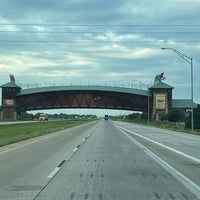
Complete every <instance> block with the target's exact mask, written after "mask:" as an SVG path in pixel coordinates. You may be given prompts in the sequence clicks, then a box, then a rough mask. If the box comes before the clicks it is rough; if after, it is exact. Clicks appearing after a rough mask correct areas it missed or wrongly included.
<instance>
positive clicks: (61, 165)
mask: <svg viewBox="0 0 200 200" xmlns="http://www.w3.org/2000/svg"><path fill="white" fill-rule="evenodd" d="M65 162H66V160H63V161H62V162H61V163H60V164H59V165H58V166H57V167H56V168H55V169H54V170H53V171H52V172H51V173H50V174H49V176H48V178H53V177H54V176H55V175H56V174H57V173H58V172H59V171H60V169H61V168H62V167H63V165H64V164H65Z"/></svg>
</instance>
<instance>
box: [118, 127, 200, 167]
mask: <svg viewBox="0 0 200 200" xmlns="http://www.w3.org/2000/svg"><path fill="white" fill-rule="evenodd" d="M117 127H118V128H120V129H122V130H124V131H127V132H129V133H132V134H134V135H136V136H138V137H140V138H143V139H145V140H148V141H150V142H152V143H154V144H156V145H159V146H161V147H163V148H165V149H168V150H170V151H173V152H175V153H176V154H179V155H181V156H184V157H185V158H188V159H190V160H192V161H195V162H197V163H200V159H198V158H196V157H194V156H190V155H188V154H185V153H183V152H182V151H179V150H176V149H174V148H172V147H169V146H166V145H164V144H161V143H159V142H156V141H154V140H152V139H149V138H147V137H145V136H142V135H139V134H138V133H135V132H134V131H130V130H128V129H126V128H123V127H120V126H117Z"/></svg>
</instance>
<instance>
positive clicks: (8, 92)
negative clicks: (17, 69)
mask: <svg viewBox="0 0 200 200" xmlns="http://www.w3.org/2000/svg"><path fill="white" fill-rule="evenodd" d="M1 88H2V105H1V108H0V120H16V119H17V110H16V108H17V105H16V95H17V93H18V92H19V91H20V89H21V87H19V86H18V85H16V84H15V80H14V77H13V76H11V81H10V82H9V83H6V84H4V85H2V86H1Z"/></svg>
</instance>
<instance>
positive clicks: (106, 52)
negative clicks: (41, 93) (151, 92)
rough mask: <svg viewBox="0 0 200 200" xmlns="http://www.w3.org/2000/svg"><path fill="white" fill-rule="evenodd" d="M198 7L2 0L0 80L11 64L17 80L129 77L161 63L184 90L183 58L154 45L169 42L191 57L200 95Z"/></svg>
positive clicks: (176, 1) (170, 1)
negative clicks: (199, 76) (199, 75)
mask: <svg viewBox="0 0 200 200" xmlns="http://www.w3.org/2000/svg"><path fill="white" fill-rule="evenodd" d="M199 10H200V3H199V1H196V0H193V1H192V0H190V1H189V0H161V1H159V2H156V1H155V2H152V1H149V0H142V1H136V0H129V1H123V0H119V1H115V0H111V1H107V0H102V1H100V0H85V1H81V0H71V1H65V0H57V1H53V0H34V1H27V0H15V1H13V0H1V14H0V44H1V49H0V70H1V75H2V77H1V84H4V83H5V82H7V79H8V74H9V73H11V72H12V73H14V74H15V76H16V79H17V80H19V82H21V83H28V82H32V83H33V84H36V83H37V84H38V83H39V82H41V83H42V82H44V83H56V84H59V83H60V84H63V83H66V84H71V83H73V84H76V83H77V84H80V82H82V83H84V84H87V83H90V84H93V83H94V84H96V83H98V84H100V83H102V84H109V83H112V84H113V83H116V84H120V85H122V84H129V85H130V84H134V81H133V80H138V79H139V80H140V81H142V82H145V83H151V82H152V81H153V78H154V76H155V75H156V74H158V73H161V72H163V71H164V72H165V74H166V77H167V79H166V82H168V83H169V84H170V83H171V85H173V86H174V87H175V88H176V86H177V89H176V91H177V92H176V94H177V97H178V96H179V95H180V96H181V98H183V97H185V98H188V92H186V90H185V87H186V88H188V90H187V91H189V87H190V76H189V73H190V66H189V64H188V63H186V62H185V61H184V60H183V59H182V58H180V57H178V56H177V55H175V54H174V53H173V52H170V51H161V49H160V48H161V47H170V48H175V49H177V50H179V51H181V52H183V53H185V54H186V55H188V56H191V57H193V59H194V69H195V74H194V78H195V79H194V80H195V100H196V101H198V102H200V96H198V95H199V94H198V90H199V85H200V80H199V78H198V74H199V73H200V71H199V69H198V67H197V66H199V64H200V60H199V58H198V57H199V53H198V52H199V50H200V45H199V43H200V40H199V33H200V26H199V24H200V23H199V19H200V18H199V14H198V13H199ZM5 24H6V25H5ZM27 74H28V76H27ZM180 90H181V91H184V92H182V93H181V92H180Z"/></svg>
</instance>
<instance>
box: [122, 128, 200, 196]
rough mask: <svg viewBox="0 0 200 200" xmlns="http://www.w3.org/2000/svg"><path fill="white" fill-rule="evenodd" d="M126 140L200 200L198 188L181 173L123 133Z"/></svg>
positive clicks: (199, 188)
mask: <svg viewBox="0 0 200 200" xmlns="http://www.w3.org/2000/svg"><path fill="white" fill-rule="evenodd" d="M122 134H124V135H125V136H126V137H127V138H128V139H130V140H131V141H132V142H133V143H135V144H136V145H137V146H138V147H140V148H142V149H145V152H146V153H147V154H148V155H149V156H150V157H151V158H152V159H154V160H155V161H156V162H157V163H159V164H160V165H161V166H162V167H163V168H164V169H165V170H167V171H168V172H169V173H170V174H172V175H173V176H174V177H175V178H176V179H177V180H178V181H179V182H180V183H182V184H183V185H184V186H185V187H186V188H187V189H188V190H190V191H191V192H192V193H193V194H194V195H195V196H196V197H197V198H198V199H200V187H199V186H198V185H197V184H196V183H194V182H193V181H192V180H190V179H189V178H188V177H186V176H185V175H183V174H182V173H181V172H179V171H178V170H176V169H175V168H174V167H172V166H171V165H170V164H168V163H166V162H165V161H164V160H162V159H161V158H159V157H158V156H157V155H155V154H154V153H153V152H151V151H150V150H149V149H148V148H147V147H145V146H144V145H142V144H141V143H139V142H138V141H137V140H135V139H134V138H132V137H131V136H130V135H128V134H127V133H125V132H122Z"/></svg>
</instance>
